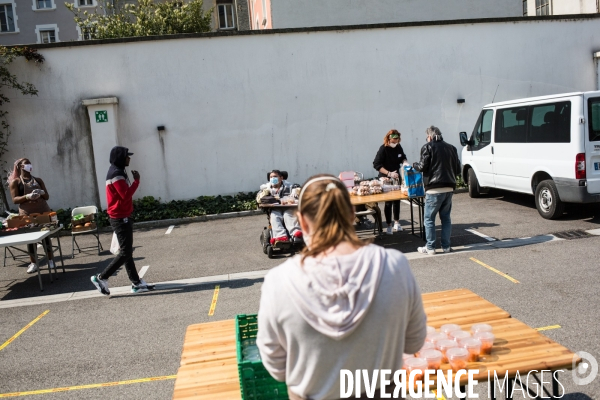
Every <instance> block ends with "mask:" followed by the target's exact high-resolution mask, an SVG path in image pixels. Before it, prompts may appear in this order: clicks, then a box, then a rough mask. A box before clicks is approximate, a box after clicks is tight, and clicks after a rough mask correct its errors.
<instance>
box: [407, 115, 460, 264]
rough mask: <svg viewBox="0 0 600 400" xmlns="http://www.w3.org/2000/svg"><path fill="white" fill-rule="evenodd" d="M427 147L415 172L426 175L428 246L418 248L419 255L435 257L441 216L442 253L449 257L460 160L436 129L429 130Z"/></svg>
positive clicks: (426, 233)
mask: <svg viewBox="0 0 600 400" xmlns="http://www.w3.org/2000/svg"><path fill="white" fill-rule="evenodd" d="M425 132H426V134H427V143H426V144H425V145H424V146H423V147H422V148H421V160H420V161H419V162H416V163H414V164H413V168H414V169H416V170H417V171H419V172H422V173H423V183H424V186H425V221H424V225H425V238H426V240H427V244H426V245H425V246H424V247H419V248H417V251H418V252H419V253H423V254H429V255H434V254H435V240H436V237H435V216H436V215H437V213H438V212H439V214H440V221H441V222H442V238H441V242H442V243H441V244H442V250H443V252H444V253H449V252H450V251H451V248H450V235H451V234H452V220H451V219H450V212H451V211H452V194H453V192H454V189H456V176H457V175H458V174H460V160H459V158H458V152H457V151H456V147H454V146H452V145H451V144H449V143H446V142H444V139H443V138H442V133H441V132H440V130H439V129H438V128H436V127H435V126H430V127H429V128H427V129H426V131H425Z"/></svg>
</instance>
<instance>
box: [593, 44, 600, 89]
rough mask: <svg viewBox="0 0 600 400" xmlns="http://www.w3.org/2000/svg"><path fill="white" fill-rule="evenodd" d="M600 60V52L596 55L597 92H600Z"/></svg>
mask: <svg viewBox="0 0 600 400" xmlns="http://www.w3.org/2000/svg"><path fill="white" fill-rule="evenodd" d="M599 58H600V51H597V52H595V53H594V66H595V67H596V90H600V70H598V69H599V68H600V62H598V59H599Z"/></svg>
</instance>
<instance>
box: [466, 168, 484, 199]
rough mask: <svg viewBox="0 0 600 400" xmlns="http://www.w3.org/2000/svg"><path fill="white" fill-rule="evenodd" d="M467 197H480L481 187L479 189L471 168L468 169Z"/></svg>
mask: <svg viewBox="0 0 600 400" xmlns="http://www.w3.org/2000/svg"><path fill="white" fill-rule="evenodd" d="M469 197H471V198H473V199H475V198H477V197H481V187H479V181H478V180H477V175H475V171H473V168H469Z"/></svg>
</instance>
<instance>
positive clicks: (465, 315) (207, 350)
mask: <svg viewBox="0 0 600 400" xmlns="http://www.w3.org/2000/svg"><path fill="white" fill-rule="evenodd" d="M423 306H424V308H425V313H426V314H427V318H428V321H427V324H428V325H430V326H434V327H436V328H439V327H440V326H441V325H443V324H445V323H456V324H458V325H461V327H462V328H463V329H464V330H469V329H470V328H471V325H473V324H474V323H480V322H485V323H487V324H490V325H492V327H493V332H494V335H496V340H495V341H494V347H493V348H492V354H491V355H489V356H486V358H485V359H482V360H480V361H479V362H476V363H469V365H468V368H469V369H478V370H479V374H478V375H476V376H475V377H476V378H481V379H487V371H488V370H489V371H493V370H495V371H498V374H500V373H502V376H504V373H505V372H506V371H507V370H508V371H509V376H511V377H512V376H514V375H515V373H516V371H517V370H518V371H520V373H521V374H523V372H524V373H525V374H527V372H528V371H531V370H534V369H537V370H541V369H551V370H556V369H567V368H570V367H571V366H572V361H573V353H572V352H571V351H570V350H569V349H567V348H566V347H563V346H561V345H559V344H558V343H555V342H553V341H552V340H550V339H548V338H547V337H545V336H543V335H541V334H540V333H539V332H538V331H536V330H535V329H533V328H530V327H529V326H527V325H526V324H524V323H523V322H521V321H518V320H516V319H514V318H510V315H509V313H507V312H506V311H504V310H502V309H501V308H499V307H497V306H495V305H494V304H492V303H490V302H489V301H487V300H485V299H483V298H481V297H480V296H478V295H476V294H475V293H473V292H471V291H470V290H467V289H458V290H448V291H444V292H436V293H427V294H424V295H423ZM441 369H442V370H447V369H449V365H448V364H442V368H441ZM461 382H462V381H461ZM462 383H463V384H464V383H466V378H465V380H464V382H462ZM173 399H174V400H183V399H196V400H208V399H228V400H238V399H240V400H241V394H240V386H239V379H238V372H237V361H236V349H235V321H234V320H225V321H217V322H209V323H203V324H195V325H190V326H189V327H188V328H187V331H186V335H185V340H184V346H183V353H182V355H181V367H180V368H179V371H178V373H177V379H176V381H175V390H174V393H173Z"/></svg>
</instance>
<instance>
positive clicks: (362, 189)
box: [356, 186, 371, 196]
mask: <svg viewBox="0 0 600 400" xmlns="http://www.w3.org/2000/svg"><path fill="white" fill-rule="evenodd" d="M356 194H357V195H359V196H368V195H370V194H371V188H370V187H369V186H359V187H358V193H356Z"/></svg>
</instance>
